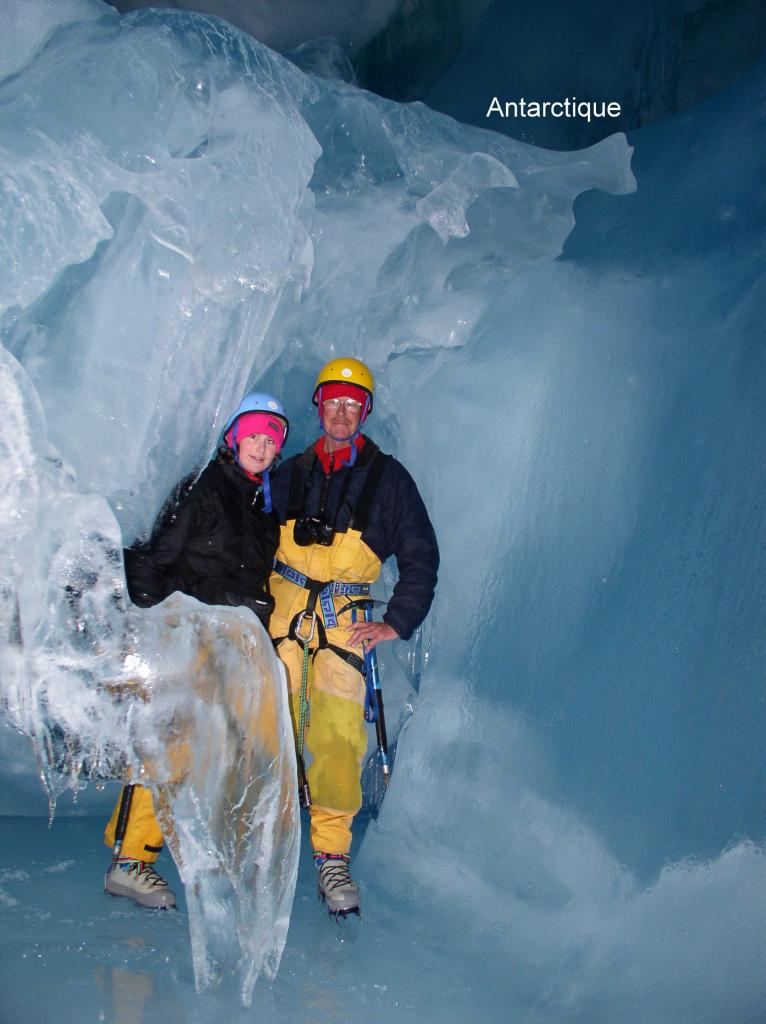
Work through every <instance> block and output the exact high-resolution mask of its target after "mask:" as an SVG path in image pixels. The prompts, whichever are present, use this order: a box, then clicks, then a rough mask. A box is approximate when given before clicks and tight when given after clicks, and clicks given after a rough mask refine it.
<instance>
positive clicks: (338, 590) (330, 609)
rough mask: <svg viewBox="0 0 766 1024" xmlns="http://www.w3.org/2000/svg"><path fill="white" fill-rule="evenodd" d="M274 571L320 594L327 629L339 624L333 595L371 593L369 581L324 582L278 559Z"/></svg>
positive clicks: (364, 594)
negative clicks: (313, 578)
mask: <svg viewBox="0 0 766 1024" xmlns="http://www.w3.org/2000/svg"><path fill="white" fill-rule="evenodd" d="M274 572H278V573H279V575H280V576H283V577H284V578H285V579H286V580H289V582H290V583H294V584H295V585H296V586H297V587H302V588H303V589H304V590H314V591H315V592H316V593H317V594H318V595H319V607H320V608H321V609H322V618H323V619H324V624H325V628H326V629H335V627H336V626H337V625H338V618H337V616H336V614H335V604H334V602H333V597H344V596H350V597H367V595H368V594H369V593H370V584H369V583H344V582H343V581H342V580H329V581H328V582H327V583H323V582H321V581H320V580H312V579H311V577H310V576H305V575H304V574H303V573H302V572H298V570H297V569H293V567H292V566H291V565H287V564H286V563H285V562H280V561H279V560H278V559H277V561H276V562H275V563H274Z"/></svg>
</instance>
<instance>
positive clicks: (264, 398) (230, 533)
mask: <svg viewBox="0 0 766 1024" xmlns="http://www.w3.org/2000/svg"><path fill="white" fill-rule="evenodd" d="M288 430H289V423H288V420H287V415H286V413H285V411H284V408H283V407H282V404H281V402H279V401H278V399H276V398H274V397H273V396H271V395H267V394H264V393H263V392H252V393H251V394H248V395H246V396H245V398H243V399H242V402H241V403H240V405H239V408H238V409H237V410H236V412H235V413H234V414H233V415H232V416H231V417H230V418H229V421H228V423H227V424H226V426H225V427H224V431H223V444H222V445H221V447H220V448H219V449H218V453H217V455H216V458H215V459H213V460H212V461H211V462H210V463H208V465H207V466H206V467H205V469H204V470H203V472H202V473H201V475H200V476H199V478H197V479H196V480H195V479H194V476H191V477H187V478H186V479H185V480H182V481H181V483H180V484H179V485H178V486H177V487H176V488H175V490H174V491H173V493H172V494H171V496H170V498H169V499H168V501H167V502H166V503H165V506H164V508H163V509H162V511H161V512H160V515H159V516H158V518H157V522H156V523H155V526H154V530H153V532H152V538H151V541H150V542H149V544H143V545H133V546H132V547H131V548H128V549H126V551H125V576H126V580H127V584H128V593H129V594H130V598H131V600H132V601H133V602H134V604H137V605H139V606H140V607H142V608H148V607H150V606H151V605H155V604H159V603H160V602H161V601H163V600H164V599H165V598H166V597H168V595H170V594H172V593H174V592H175V591H177V590H180V591H181V592H182V593H184V594H189V595H191V596H192V597H196V598H197V600H199V601H202V602H203V603H205V604H215V605H233V606H235V607H236V606H244V607H246V608H250V609H251V610H252V611H254V612H255V613H256V615H257V616H258V617H259V619H260V620H261V622H262V623H263V625H264V626H265V627H267V626H268V624H269V616H270V615H271V612H272V609H273V607H274V602H273V600H272V598H271V595H270V594H269V592H268V581H269V576H270V574H271V570H272V566H273V563H274V554H275V552H276V549H277V541H278V539H279V526H278V524H277V521H276V518H275V516H274V515H273V513H272V510H271V489H270V482H269V469H270V468H271V466H272V463H273V462H274V460H275V458H276V457H277V455H278V454H279V451H280V449H281V448H282V445H283V444H284V442H285V440H286V439H287V434H288ZM121 819H122V820H121ZM118 821H119V822H120V827H119V833H120V838H121V845H120V846H119V848H118V849H117V850H116V853H117V856H115V858H114V859H113V861H112V864H111V866H110V868H109V870H108V871H107V873H106V878H105V880H104V888H105V890H106V892H108V893H111V894H112V895H113V896H126V897H128V898H129V899H133V900H135V902H136V903H139V904H141V905H142V906H146V907H172V906H175V895H174V893H173V892H172V891H171V890H170V889H169V888H168V884H167V882H166V881H165V880H164V878H162V877H161V876H160V875H158V874H157V872H156V871H155V870H154V867H153V865H154V862H155V860H156V859H157V856H158V855H159V853H160V851H161V850H162V846H163V840H162V832H161V830H160V827H159V824H158V823H157V819H156V817H155V815H154V807H153V803H152V795H151V791H150V790H148V789H146V788H145V787H143V786H139V785H132V786H126V787H124V789H123V793H122V796H121V798H120V800H119V801H118V803H117V806H116V807H115V809H114V813H113V814H112V817H111V820H110V821H109V824H108V826H107V828H106V832H105V834H104V841H105V842H106V844H107V846H109V847H111V848H114V847H115V841H116V839H117V833H118Z"/></svg>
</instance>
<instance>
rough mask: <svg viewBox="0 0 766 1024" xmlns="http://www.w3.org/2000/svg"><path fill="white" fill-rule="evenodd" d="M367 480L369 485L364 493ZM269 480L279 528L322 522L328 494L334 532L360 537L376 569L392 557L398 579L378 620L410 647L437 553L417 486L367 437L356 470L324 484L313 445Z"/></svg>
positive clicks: (430, 589) (429, 593) (425, 606)
mask: <svg viewBox="0 0 766 1024" xmlns="http://www.w3.org/2000/svg"><path fill="white" fill-rule="evenodd" d="M373 466H374V467H375V469H374V470H373ZM371 475H372V476H373V481H372V486H371V487H368V488H365V482H366V481H367V480H368V478H369V477H370V476H371ZM271 480H272V484H271V497H272V502H273V504H274V511H275V512H276V514H277V516H278V518H279V521H280V523H282V524H283V525H284V524H285V523H289V522H290V521H291V520H295V519H299V518H300V517H301V516H302V515H308V516H319V515H320V506H321V501H322V494H323V489H324V488H325V487H326V492H325V495H324V497H325V510H324V513H323V519H324V520H325V521H326V522H327V523H329V524H330V525H331V526H332V528H333V529H334V530H335V531H336V532H337V533H342V532H345V531H347V530H349V529H354V530H358V531H359V532H360V533H361V536H362V540H363V541H364V542H365V544H366V545H367V546H368V547H369V548H370V549H371V550H372V551H373V552H374V553H375V555H377V557H378V558H379V559H380V561H381V562H385V560H386V559H387V558H389V556H391V555H393V556H394V557H395V558H396V564H397V568H398V570H399V579H398V581H397V583H396V586H395V587H394V592H393V594H392V596H391V599H390V601H389V602H388V609H387V611H386V613H385V614H384V616H383V621H384V622H387V623H388V624H389V625H390V626H391V627H392V628H393V629H395V630H396V632H397V633H398V634H399V636H400V637H401V638H402V639H403V640H408V639H409V638H410V636H411V635H412V633H413V631H414V630H415V629H416V628H417V627H418V626H419V625H420V623H421V622H422V621H423V619H424V618H425V617H426V615H427V614H428V610H429V608H430V607H431V602H432V601H433V597H434V591H435V588H436V579H437V571H438V568H439V547H438V544H437V542H436V535H435V534H434V529H433V526H432V525H431V520H430V519H429V518H428V512H427V511H426V507H425V505H424V504H423V499H422V498H421V497H420V493H419V491H418V488H417V485H416V484H415V481H414V480H413V479H412V477H411V476H410V474H409V473H408V472H407V470H406V469H405V468H404V466H403V465H402V464H401V463H400V462H397V460H396V459H395V458H393V456H391V455H385V454H384V453H383V452H381V451H380V449H379V448H378V446H377V445H376V444H375V442H374V441H371V440H370V438H369V437H367V436H365V438H364V445H363V447H362V449H361V450H360V452H359V454H358V456H357V460H356V463H355V464H354V466H353V467H351V468H348V467H344V468H342V469H339V470H336V471H335V472H334V473H333V474H332V475H331V476H330V477H329V479H328V478H327V477H326V476H325V473H324V470H323V468H322V464H321V462H320V461H319V459H318V458H317V455H316V452H315V451H314V446H313V445H312V446H310V447H309V448H307V449H306V450H305V451H304V452H303V453H302V454H301V455H295V456H293V457H292V458H290V459H287V460H286V461H285V462H284V463H283V464H282V465H281V466H280V467H279V469H278V470H277V471H276V473H274V474H272V477H271Z"/></svg>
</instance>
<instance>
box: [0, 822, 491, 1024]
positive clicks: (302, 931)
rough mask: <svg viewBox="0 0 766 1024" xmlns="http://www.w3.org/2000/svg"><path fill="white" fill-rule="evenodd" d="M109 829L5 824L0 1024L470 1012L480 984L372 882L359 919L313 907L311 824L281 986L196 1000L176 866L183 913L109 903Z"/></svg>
mask: <svg viewBox="0 0 766 1024" xmlns="http://www.w3.org/2000/svg"><path fill="white" fill-rule="evenodd" d="M103 824H104V822H103V820H102V819H101V818H96V817H91V818H64V817H62V818H57V819H56V820H55V821H54V824H53V827H52V828H51V829H48V826H47V822H46V821H45V820H43V819H40V818H21V817H4V818H0V849H2V854H1V855H0V1024H43V1022H49V1021H56V1024H87V1022H90V1021H94V1022H101V1021H103V1022H106V1024H148V1022H149V1021H153V1022H154V1021H159V1020H161V1021H163V1024H176V1022H179V1024H180V1022H183V1024H187V1022H191V1024H213V1022H214V1021H215V1022H216V1024H217V1022H218V1021H221V1020H225V1021H227V1022H239V1021H247V1022H248V1024H259V1022H261V1021H263V1022H266V1021H269V1022H271V1024H280V1022H285V1024H287V1022H291V1024H297V1022H307V1024H308V1022H317V1024H319V1022H322V1024H342V1022H346V1021H348V1022H352V1021H357V1020H364V1021H365V1022H366V1024H368V1022H370V1021H374V1022H377V1021H380V1022H383V1021H388V1022H391V1021H407V1022H408V1021H411V1020H412V1021H414V1020H419V1021H423V1020H429V1019H430V1020H439V1021H448V1020H453V1019H454V1020H465V1019H466V1016H467V1015H468V1016H470V1012H471V1006H472V1002H473V994H472V991H471V980H472V979H471V978H470V977H468V976H467V975H466V976H465V977H463V978H462V980H461V977H460V975H461V972H460V971H458V972H457V974H455V973H454V972H451V971H445V967H446V966H447V965H446V964H445V962H444V957H443V954H442V952H441V951H440V949H439V945H440V943H439V939H438V936H437V937H434V941H433V942H430V941H429V940H428V939H427V938H424V936H423V934H422V931H421V926H422V925H423V922H418V919H417V917H415V916H412V915H411V916H409V917H408V916H406V914H405V915H397V914H396V913H395V912H394V908H391V907H390V906H387V905H386V902H385V901H384V900H382V899H381V898H380V896H379V894H378V895H376V892H375V886H374V884H373V883H372V881H371V880H369V879H365V878H364V877H363V876H362V877H361V879H360V880H361V881H362V884H363V887H364V893H365V897H366V900H367V902H366V904H365V916H364V918H363V919H362V921H361V922H360V921H358V920H357V919H355V918H354V919H350V920H349V921H348V922H345V923H342V924H335V923H334V922H333V921H332V920H331V919H330V918H329V917H328V915H327V914H326V912H325V911H324V909H323V908H322V907H321V906H320V905H319V903H318V902H317V900H316V890H315V879H314V868H313V865H312V863H311V859H310V855H309V850H308V845H307V841H306V837H305V832H306V830H305V828H304V846H303V849H302V852H301V868H300V874H299V880H298V887H297V892H296V898H295V905H294V911H293V917H292V921H291V925H290V934H289V937H288V942H287V947H286V949H285V953H284V956H283V959H282V966H281V968H280V971H279V974H278V976H277V979H276V981H275V983H274V984H273V985H269V984H267V983H265V982H263V981H262V980H261V981H259V982H258V984H257V985H256V989H255V993H254V998H253V1006H252V1007H251V1008H250V1009H247V1010H246V1009H244V1008H243V1007H242V1006H241V1005H240V1004H239V1002H238V994H237V980H236V978H231V979H227V980H226V981H224V982H223V983H222V984H220V985H219V986H218V987H217V988H215V989H213V990H211V991H208V992H206V993H203V994H202V995H197V994H196V993H195V990H194V977H193V971H192V961H191V952H190V947H189V931H188V924H187V920H186V909H185V903H184V898H183V886H182V885H181V883H180V880H179V878H178V873H177V871H176V869H175V866H174V865H173V863H172V859H171V858H170V856H169V855H168V854H167V852H165V853H163V854H162V856H161V858H160V864H159V865H158V866H159V867H160V869H161V871H162V873H163V874H164V875H165V877H166V878H167V879H168V881H169V883H170V885H171V887H172V888H173V889H174V890H175V891H176V893H177V895H178V897H179V906H178V909H177V910H176V911H150V910H145V909H142V908H140V907H137V906H135V905H134V904H132V903H130V902H128V901H125V900H120V899H116V898H114V897H110V896H107V895H106V894H104V892H103V890H102V876H103V872H104V871H105V870H106V868H107V867H108V864H109V851H108V850H107V848H106V847H105V846H104V845H103V844H102V841H101V833H102V829H103ZM304 824H305V823H304ZM360 824H361V826H362V827H361V828H360V834H361V831H362V829H363V827H364V822H361V823H360ZM357 843H358V840H357ZM408 922H409V923H408ZM462 973H463V974H465V972H462ZM486 995H489V996H490V999H492V995H491V994H490V992H488V991H487V990H485V996H486ZM492 1001H494V1000H492ZM486 1009H487V1014H486V1015H484V1014H482V1018H483V1019H484V1020H495V1019H497V1020H500V1019H502V1017H501V1016H497V1017H496V1016H495V1015H494V1014H495V1013H499V1007H498V1006H497V1005H495V1007H494V1012H493V1008H492V1007H491V1006H487V1007H486Z"/></svg>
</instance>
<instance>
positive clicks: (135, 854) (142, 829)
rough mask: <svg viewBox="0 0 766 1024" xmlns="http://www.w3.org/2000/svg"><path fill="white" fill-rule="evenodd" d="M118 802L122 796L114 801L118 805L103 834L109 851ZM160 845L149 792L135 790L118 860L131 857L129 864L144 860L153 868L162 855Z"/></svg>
mask: <svg viewBox="0 0 766 1024" xmlns="http://www.w3.org/2000/svg"><path fill="white" fill-rule="evenodd" d="M121 800H122V794H120V797H119V799H118V800H117V805H116V806H115V808H114V811H112V817H111V818H110V819H109V824H108V825H107V826H106V831H105V832H104V842H105V843H106V845H107V846H109V847H113V846H114V836H115V832H116V830H117V818H118V817H119V814H120V802H121ZM162 844H163V840H162V832H161V830H160V826H159V824H158V822H157V818H156V816H155V814H154V802H153V800H152V791H151V790H150V789H147V788H146V786H134V787H133V799H132V800H131V802H130V814H129V816H128V826H127V828H126V829H125V836H124V838H123V840H122V850H121V851H120V856H121V857H130V858H131V859H132V860H145V861H146V862H147V863H148V864H153V863H154V862H155V861H156V860H157V857H158V855H159V854H160V852H161V851H162Z"/></svg>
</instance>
